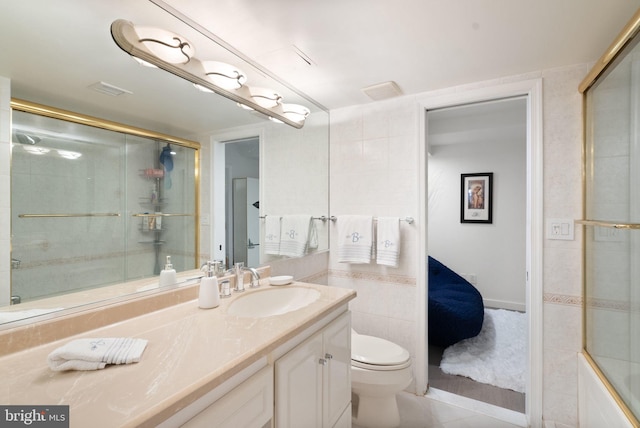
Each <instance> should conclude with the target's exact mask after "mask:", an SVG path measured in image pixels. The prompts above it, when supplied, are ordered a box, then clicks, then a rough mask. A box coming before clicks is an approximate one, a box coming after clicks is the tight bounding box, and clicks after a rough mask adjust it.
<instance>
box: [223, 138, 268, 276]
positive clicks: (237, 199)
mask: <svg viewBox="0 0 640 428" xmlns="http://www.w3.org/2000/svg"><path fill="white" fill-rule="evenodd" d="M225 176H226V177H225V187H226V191H225V193H226V195H227V207H228V209H227V213H226V215H225V218H226V230H227V242H228V243H229V245H227V252H226V254H225V259H224V262H225V266H233V265H234V264H235V263H237V262H243V263H244V265H245V266H250V267H256V266H259V265H260V253H259V246H260V211H259V210H260V190H259V189H260V139H259V137H257V136H256V137H250V138H245V139H240V140H232V141H227V142H225Z"/></svg>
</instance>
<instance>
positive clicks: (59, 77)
mask: <svg viewBox="0 0 640 428" xmlns="http://www.w3.org/2000/svg"><path fill="white" fill-rule="evenodd" d="M179 9H180V3H179V2H173V1H161V0H112V1H109V2H86V1H82V0H59V1H57V2H56V7H47V6H46V5H44V4H43V3H42V2H41V1H38V0H24V1H21V2H16V3H15V4H12V7H11V8H10V9H7V10H3V13H2V16H0V35H1V36H2V37H3V38H4V40H16V41H19V42H17V43H9V44H7V46H5V48H3V49H2V51H1V52H0V76H1V77H4V78H7V79H9V81H10V89H11V95H10V96H11V97H12V98H14V99H21V100H27V101H29V102H32V103H38V104H41V105H46V106H51V107H54V108H56V109H61V110H66V111H70V112H77V113H81V114H83V115H87V116H91V117H95V118H100V119H102V120H105V121H111V122H115V123H120V124H125V125H128V126H132V127H137V128H141V129H146V130H151V131H153V132H157V133H161V134H163V135H170V136H175V137H176V138H179V139H184V140H188V141H195V142H198V143H200V144H201V150H200V171H198V172H199V173H200V174H201V184H200V187H201V191H200V195H201V205H200V210H199V214H201V221H200V225H199V226H200V236H196V237H195V238H193V239H195V240H198V239H200V241H201V245H200V248H199V249H200V260H196V261H195V263H194V264H195V265H197V264H199V263H201V262H202V261H203V260H204V259H209V258H210V259H224V260H225V261H226V262H227V263H228V264H229V263H232V262H235V261H238V260H241V258H243V257H244V260H242V261H243V262H245V263H246V264H247V265H250V266H253V265H262V264H266V263H269V262H270V261H272V260H275V259H278V260H279V259H283V258H287V257H292V256H291V255H285V254H278V253H275V254H274V253H271V254H269V253H268V251H266V250H265V246H264V244H263V242H262V241H263V239H264V237H265V224H266V219H267V218H269V216H272V218H273V216H280V217H284V216H289V215H291V216H298V215H303V216H304V215H309V216H310V217H312V218H316V219H320V218H321V217H323V216H328V215H329V209H328V138H329V133H328V125H329V114H328V112H327V110H326V109H325V108H323V107H322V106H321V105H319V104H318V103H315V102H313V100H311V99H309V98H308V97H306V96H305V95H304V94H300V93H298V92H297V91H296V90H295V89H294V88H291V87H290V86H289V85H288V84H287V83H286V82H283V81H281V80H279V79H278V78H277V77H276V76H273V75H271V73H269V71H268V70H264V69H262V68H261V67H260V66H259V65H258V64H256V63H254V62H252V61H251V60H250V59H249V58H246V57H244V56H243V55H242V53H241V52H237V51H235V50H234V49H233V47H232V46H230V45H227V44H226V42H225V41H223V40H219V39H218V38H217V37H216V36H215V34H214V33H215V29H210V30H207V29H205V28H204V27H202V26H201V25H200V23H198V21H197V18H198V17H197V16H189V15H188V14H187V13H186V12H185V13H183V12H181V11H180V10H179ZM116 20H127V21H130V22H131V23H133V24H135V25H140V26H151V27H157V28H162V29H165V30H168V31H172V32H174V33H177V34H180V35H182V36H184V37H185V38H186V39H188V40H189V42H191V43H192V44H193V46H194V47H195V50H196V54H195V55H196V56H197V57H198V58H200V59H203V60H212V61H221V62H225V63H229V64H233V65H236V66H238V67H240V68H241V69H242V70H243V71H244V72H245V73H246V75H247V78H248V80H247V84H248V85H251V86H254V87H267V88H271V89H273V90H274V91H276V92H277V93H278V94H279V95H281V96H282V98H283V100H284V102H286V103H291V104H298V105H304V106H305V107H307V108H308V109H309V110H310V115H309V117H308V118H307V119H306V121H305V124H304V126H303V127H302V128H300V129H297V128H295V127H292V126H289V125H287V124H282V123H276V122H275V121H271V120H268V117H267V116H265V115H264V114H262V113H259V112H256V111H253V112H251V111H247V110H245V109H242V108H240V107H239V106H238V105H237V102H236V100H231V99H228V98H225V97H223V96H220V95H218V94H215V93H207V92H204V91H200V90H198V89H197V88H195V87H194V85H193V84H192V82H190V81H187V80H185V79H184V78H181V77H178V76H176V75H175V74H172V73H169V72H167V71H165V70H162V69H152V68H149V67H143V66H141V65H140V64H138V63H137V62H136V61H134V60H133V59H132V57H131V56H130V55H128V54H127V53H126V52H124V51H123V50H122V49H121V48H120V47H119V46H118V45H116V43H115V42H114V40H113V38H112V35H111V32H110V29H111V25H112V23H113V22H115V21H116ZM209 31H211V32H209ZM5 101H7V99H5ZM14 119H16V120H22V119H25V118H21V117H20V115H19V114H16V115H15V117H14ZM25 120H26V122H29V120H27V119H25ZM15 123H16V126H15V129H13V130H11V132H7V131H6V130H5V132H4V134H3V135H11V137H10V138H11V140H12V141H11V142H12V145H14V146H15V147H19V148H20V149H23V148H25V147H27V146H28V145H27V144H23V143H22V142H20V141H17V138H18V137H17V133H16V132H15V131H17V130H18V128H19V127H20V126H23V125H20V126H18V122H17V121H16V122H15ZM23 127H24V126H23ZM0 131H2V130H1V129H0ZM20 134H23V135H25V136H27V137H28V136H29V135H30V134H29V132H27V131H25V132H20ZM22 138H25V137H22ZM41 138H42V137H41ZM136 138H138V137H136ZM14 139H15V140H16V141H13V140H14ZM247 139H249V140H251V141H253V142H254V144H255V146H253V147H252V148H250V149H249V150H250V152H249V153H248V152H244V153H243V150H245V149H246V146H245V144H244V143H245V142H246V141H247ZM149 144H150V146H149V150H150V152H151V151H157V150H158V149H159V148H160V149H161V148H162V147H161V146H162V144H163V143H160V142H153V143H151V142H150V143H149ZM165 144H166V143H165ZM151 146H153V147H151ZM35 147H37V145H36V146H35ZM136 147H137V146H136ZM119 150H122V148H120V149H119ZM99 156H102V155H99ZM105 156H106V155H105ZM152 157H155V154H153V156H152ZM243 158H249V160H248V161H247V160H246V159H244V160H243ZM14 159H15V158H14ZM245 161H247V162H249V163H250V164H251V165H252V167H255V166H257V168H254V169H253V170H252V172H245V173H241V172H240V171H241V170H245V169H246V167H247V166H248V164H243V163H242V162H245ZM234 162H235V163H234ZM238 162H240V163H238ZM225 165H226V166H225ZM229 165H233V166H231V167H230V166H229ZM14 166H18V164H16V165H14ZM256 169H257V171H256ZM12 172H13V171H12ZM96 174H97V172H96ZM220 176H221V177H222V180H223V181H222V182H219V181H217V180H218V179H219V178H220ZM242 179H244V182H246V183H248V182H251V181H253V179H257V182H253V184H249V186H254V185H255V184H257V187H256V188H255V189H254V190H253V191H250V192H249V193H248V195H247V198H248V199H246V201H248V202H247V203H245V204H244V211H245V212H244V213H243V215H244V216H245V218H246V214H247V213H246V211H247V210H248V209H249V208H251V209H253V210H256V211H254V212H253V213H251V214H252V218H253V219H255V218H257V232H255V234H254V235H249V234H247V231H246V230H243V229H242V227H241V225H240V224H236V226H237V227H236V230H238V231H243V233H245V235H244V236H243V237H238V236H235V235H234V232H233V226H234V223H236V215H237V213H238V212H240V211H242V207H240V206H238V207H236V205H237V201H238V198H239V196H238V197H236V200H235V201H236V204H234V198H233V194H232V192H233V187H234V181H235V184H236V186H235V187H236V188H237V189H238V190H237V191H238V192H239V193H238V194H241V193H242V186H243V185H242V183H243V180H242ZM145 182H146V181H145ZM174 184H175V180H174ZM126 187H127V188H129V187H128V186H126ZM147 187H148V186H147ZM141 190H144V189H141ZM147 190H148V189H147ZM145 191H146V190H145ZM149 192H150V190H149ZM149 192H147V193H149ZM251 192H254V193H251ZM255 192H257V199H256V193H255ZM245 193H247V192H246V191H245ZM13 196H14V195H2V196H1V198H2V199H3V200H2V201H1V202H2V204H0V205H2V206H8V205H10V204H9V201H8V200H14V197H13ZM50 196H51V195H50ZM91 197H94V198H100V197H102V196H101V195H99V194H96V193H93V194H92V195H91ZM247 204H248V205H247ZM136 209H137V208H136ZM27 211H29V210H26V209H25V214H30V213H31V212H30V211H29V212H27ZM105 212H107V211H105ZM34 213H35V212H34ZM34 213H31V214H34ZM143 213H144V212H143ZM36 214H37V213H36ZM255 214H257V216H256V215H255ZM238 218H240V217H238ZM140 221H142V220H140ZM252 221H255V220H252ZM237 223H241V221H238V222H237ZM326 223H328V222H323V221H322V220H314V224H315V227H314V233H317V241H314V244H313V246H309V247H308V248H307V249H305V251H304V252H303V253H301V254H299V255H306V254H309V253H310V252H316V251H325V250H327V249H328V235H329V234H328V224H326ZM141 224H142V223H141ZM254 225H255V223H254ZM136 227H137V226H136ZM140 227H143V226H140ZM252 227H253V226H252ZM247 228H249V226H248V225H247V226H245V229H247ZM230 230H231V232H230ZM136 232H139V231H136ZM167 233H169V232H167ZM238 233H239V232H238ZM252 233H253V232H252ZM69 245H70V246H71V245H73V243H72V242H69ZM96 245H100V243H96ZM243 245H244V246H245V247H246V248H244V249H243V248H240V247H242V246H243ZM252 249H257V256H253V255H249V254H248V252H249V250H252ZM176 253H178V251H177V250H176ZM191 253H193V251H191ZM236 254H237V255H236ZM243 254H244V255H243ZM161 256H162V255H161ZM154 257H155V255H154ZM160 258H161V257H160ZM177 261H178V265H177V266H176V267H178V268H179V269H182V268H184V269H188V268H190V267H192V261H185V262H184V266H182V265H181V264H180V263H181V262H179V260H177ZM7 263H8V261H7ZM20 263H21V264H22V266H20V267H18V266H17V262H16V263H14V266H16V269H18V270H19V269H25V270H26V268H27V267H29V261H28V260H26V259H20ZM162 263H163V261H162V260H160V265H161V266H162ZM152 264H153V265H154V266H155V264H156V263H155V259H154V260H153V263H152ZM23 272H24V271H23ZM23 272H20V273H21V274H22V273H23ZM88 275H89V276H91V273H89V274H88ZM8 290H9V289H8V288H6V287H5V288H4V289H2V290H0V292H1V293H3V298H2V299H0V301H2V302H7V301H8V299H9V297H10V296H9V295H8V294H10V292H9V291H8ZM23 294H24V295H25V296H26V295H27V294H26V293H23ZM5 295H6V296H5ZM39 297H42V298H44V297H46V296H45V295H42V296H39ZM27 300H28V299H27ZM87 303H91V302H87ZM11 309H12V310H15V306H12V307H11ZM1 310H2V309H0V311H1ZM25 315H26V316H29V315H31V313H25Z"/></svg>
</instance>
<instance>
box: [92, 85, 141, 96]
mask: <svg viewBox="0 0 640 428" xmlns="http://www.w3.org/2000/svg"><path fill="white" fill-rule="evenodd" d="M89 88H91V89H93V90H94V91H96V92H100V93H101V94H105V95H111V96H112V97H117V96H118V95H122V94H132V93H133V92H131V91H127V90H126V89H122V88H118V87H117V86H113V85H110V84H108V83H105V82H96V83H94V84H93V85H89Z"/></svg>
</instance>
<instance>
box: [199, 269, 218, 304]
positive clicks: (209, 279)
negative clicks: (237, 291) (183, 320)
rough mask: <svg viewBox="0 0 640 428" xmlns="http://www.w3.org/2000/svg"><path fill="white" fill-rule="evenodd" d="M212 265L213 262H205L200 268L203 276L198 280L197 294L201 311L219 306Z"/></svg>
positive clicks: (215, 278) (216, 284)
mask: <svg viewBox="0 0 640 428" xmlns="http://www.w3.org/2000/svg"><path fill="white" fill-rule="evenodd" d="M212 265H213V262H207V263H205V265H204V266H202V270H203V271H204V272H205V276H204V278H202V279H201V280H200V291H199V293H198V307H200V308H202V309H211V308H215V307H217V306H219V305H220V289H219V288H218V277H217V276H216V275H215V273H216V272H215V268H214V267H213V266H212Z"/></svg>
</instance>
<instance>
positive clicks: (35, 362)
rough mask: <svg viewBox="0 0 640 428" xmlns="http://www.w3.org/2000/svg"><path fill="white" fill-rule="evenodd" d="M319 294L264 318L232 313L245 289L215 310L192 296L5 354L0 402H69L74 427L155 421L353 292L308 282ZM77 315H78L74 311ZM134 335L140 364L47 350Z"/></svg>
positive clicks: (1, 361) (342, 302)
mask: <svg viewBox="0 0 640 428" xmlns="http://www.w3.org/2000/svg"><path fill="white" fill-rule="evenodd" d="M292 285H293V286H300V287H311V288H314V289H316V290H318V291H319V292H320V297H319V298H318V300H316V301H315V302H313V303H311V304H310V305H309V306H306V307H304V308H302V309H299V310H296V311H293V312H289V313H286V314H282V315H277V316H272V317H266V318H245V317H238V316H233V315H230V314H228V313H227V310H228V307H229V304H230V303H231V302H232V301H233V300H234V299H236V298H237V297H238V296H241V295H247V294H248V293H256V292H261V291H264V290H265V289H268V288H270V286H268V285H267V286H265V285H263V286H261V287H260V288H257V289H247V291H246V292H245V293H243V294H236V295H234V296H232V297H231V298H229V299H221V304H220V306H219V307H218V308H214V309H200V308H198V302H197V299H196V300H190V301H187V302H184V303H180V304H177V305H174V306H170V307H168V308H164V309H161V310H157V311H154V312H151V313H148V314H145V315H142V316H138V317H135V318H130V319H127V320H124V321H122V322H118V323H115V324H112V325H108V326H105V327H101V328H98V329H95V330H92V331H88V332H84V333H82V334H78V335H75V336H72V337H67V338H65V339H62V340H57V341H53V342H49V343H44V344H41V345H39V346H35V347H32V348H29V349H26V350H23V351H19V352H16V353H12V354H9V355H6V356H4V357H2V358H0V379H2V382H1V386H0V403H2V404H3V405H14V404H15V405H69V406H70V421H71V427H85V426H92V427H100V426H105V427H116V426H117V427H133V426H155V425H157V424H158V423H159V422H161V421H162V420H164V419H166V418H168V417H170V416H171V415H173V414H174V413H176V412H177V411H179V410H180V409H182V408H184V407H185V406H187V405H188V404H190V403H192V402H193V401H195V400H196V399H198V398H199V397H200V396H202V395H203V394H204V393H206V392H208V391H209V390H211V389H213V388H215V387H216V386H218V385H220V384H222V383H223V382H224V381H225V380H227V379H229V378H230V377H231V376H233V375H234V374H237V373H239V372H240V371H241V370H243V369H244V368H246V367H248V366H249V365H251V364H252V363H254V362H255V361H257V360H259V359H260V358H262V357H264V356H266V355H269V353H270V352H272V351H273V350H274V349H276V348H277V347H278V346H280V345H282V344H283V343H285V342H286V341H287V340H289V339H291V338H292V337H294V336H296V335H297V334H299V333H301V332H302V331H303V330H304V329H306V328H307V327H309V326H311V325H312V324H313V323H314V322H316V321H317V320H319V319H320V318H322V317H323V316H325V315H327V314H329V313H330V312H331V311H333V310H334V309H336V308H337V307H339V306H341V305H345V304H347V302H349V301H350V300H351V299H353V298H355V292H354V291H353V290H349V289H343V288H337V287H328V286H323V285H314V284H306V283H298V282H296V283H294V284H292ZM68 321H69V322H73V318H69V320H68ZM87 337H96V338H99V337H136V338H143V339H147V340H148V341H149V342H148V345H147V348H146V350H145V351H144V354H143V355H142V358H141V360H140V362H139V363H135V364H129V365H119V366H107V367H106V368H105V369H103V370H97V371H82V372H81V371H68V372H53V371H51V370H50V369H49V367H48V365H47V362H46V359H47V355H48V354H49V353H50V352H51V351H53V350H54V349H56V348H58V347H59V346H62V345H64V344H66V343H68V342H69V341H71V340H73V339H76V338H87Z"/></svg>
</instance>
